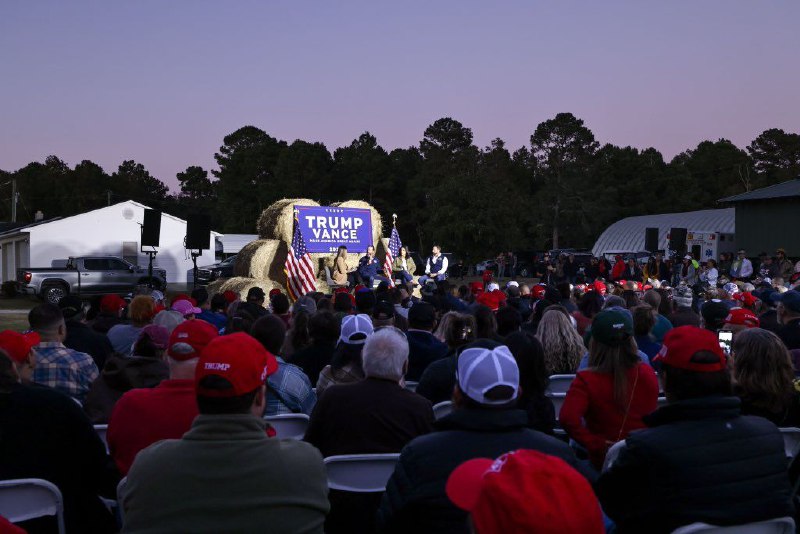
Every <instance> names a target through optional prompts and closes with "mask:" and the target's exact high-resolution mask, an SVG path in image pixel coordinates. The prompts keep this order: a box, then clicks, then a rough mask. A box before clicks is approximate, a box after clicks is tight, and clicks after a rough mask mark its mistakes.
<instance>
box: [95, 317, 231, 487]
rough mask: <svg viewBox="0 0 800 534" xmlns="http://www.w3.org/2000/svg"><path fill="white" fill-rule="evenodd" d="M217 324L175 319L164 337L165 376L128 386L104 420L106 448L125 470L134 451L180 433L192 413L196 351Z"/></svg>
mask: <svg viewBox="0 0 800 534" xmlns="http://www.w3.org/2000/svg"><path fill="white" fill-rule="evenodd" d="M216 337H217V330H216V328H214V327H213V326H212V325H210V324H208V323H207V322H205V321H201V320H200V319H193V320H191V321H186V322H184V323H181V324H180V325H178V326H177V327H176V328H175V330H173V332H172V335H171V336H170V339H169V347H168V348H167V353H166V360H167V365H168V366H169V379H168V380H163V381H162V382H161V383H160V384H159V385H158V386H156V387H154V388H152V389H146V388H143V389H132V390H130V391H128V392H127V393H125V394H124V395H122V397H121V398H120V399H119V400H118V401H117V404H116V406H114V410H113V411H112V412H111V418H110V419H109V422H108V434H107V440H108V448H109V450H110V451H111V456H112V457H113V458H114V461H115V462H116V464H117V467H118V468H119V471H120V473H122V474H123V475H125V474H126V473H127V472H128V470H129V469H130V467H131V464H132V463H133V460H134V458H135V457H136V454H137V453H138V452H139V451H141V450H142V449H144V448H145V447H147V446H149V445H150V444H152V443H155V442H156V441H159V440H162V439H177V438H179V437H181V436H182V435H183V434H184V433H185V432H186V431H187V430H189V427H190V426H191V424H192V421H193V420H194V418H195V417H196V416H197V403H196V402H195V391H194V375H195V368H196V366H197V359H198V358H199V356H200V351H201V350H202V349H203V347H205V346H206V345H208V343H209V342H211V340H213V339H214V338H216Z"/></svg>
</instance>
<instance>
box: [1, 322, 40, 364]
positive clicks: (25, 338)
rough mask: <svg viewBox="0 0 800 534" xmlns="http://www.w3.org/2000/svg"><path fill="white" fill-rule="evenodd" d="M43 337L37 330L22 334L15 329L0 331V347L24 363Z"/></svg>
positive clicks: (18, 361) (16, 360) (12, 357)
mask: <svg viewBox="0 0 800 534" xmlns="http://www.w3.org/2000/svg"><path fill="white" fill-rule="evenodd" d="M40 341H41V338H40V337H39V334H37V333H36V332H28V333H27V334H20V333H19V332H14V331H13V330H3V331H2V332H0V349H3V350H4V351H6V353H8V355H9V356H11V359H12V360H14V361H15V362H17V363H22V362H24V361H25V358H27V357H28V354H30V352H31V349H32V348H33V347H35V346H36V345H38V344H39V342H40Z"/></svg>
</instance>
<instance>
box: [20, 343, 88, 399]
mask: <svg viewBox="0 0 800 534" xmlns="http://www.w3.org/2000/svg"><path fill="white" fill-rule="evenodd" d="M33 350H34V352H36V368H35V369H34V370H33V381H34V382H36V383H37V384H42V385H44V386H48V387H51V388H53V389H55V390H58V391H60V392H62V393H66V394H67V395H69V396H70V397H75V398H76V399H78V400H79V401H83V399H84V398H85V397H86V393H87V392H88V391H89V387H90V386H91V385H92V382H94V380H95V379H96V378H97V377H98V376H99V375H100V371H99V370H98V369H97V365H95V363H94V360H92V357H91V356H89V355H88V354H84V353H83V352H78V351H76V350H72V349H68V348H67V347H65V346H64V344H63V343H60V342H58V341H47V342H44V341H43V342H42V343H39V345H37V346H36V347H34V348H33Z"/></svg>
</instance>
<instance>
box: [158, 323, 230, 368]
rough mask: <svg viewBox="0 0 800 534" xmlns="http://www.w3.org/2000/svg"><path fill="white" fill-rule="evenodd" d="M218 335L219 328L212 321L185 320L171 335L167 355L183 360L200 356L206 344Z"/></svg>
mask: <svg viewBox="0 0 800 534" xmlns="http://www.w3.org/2000/svg"><path fill="white" fill-rule="evenodd" d="M218 336H219V333H218V332H217V329H216V328H214V326H213V325H212V324H211V323H207V322H205V321H203V320H201V319H190V320H188V321H184V322H182V323H181V324H179V325H178V326H176V327H175V330H173V331H172V334H171V335H170V336H169V343H168V344H167V355H168V356H169V357H170V358H172V359H173V360H181V361H183V360H191V359H192V358H198V357H200V353H201V352H202V351H203V349H204V348H205V347H206V345H208V344H209V343H211V340H213V339H214V338H216V337H218Z"/></svg>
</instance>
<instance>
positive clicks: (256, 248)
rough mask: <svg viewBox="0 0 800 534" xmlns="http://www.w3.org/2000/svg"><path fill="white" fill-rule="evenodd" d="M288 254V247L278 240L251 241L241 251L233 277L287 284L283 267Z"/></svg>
mask: <svg viewBox="0 0 800 534" xmlns="http://www.w3.org/2000/svg"><path fill="white" fill-rule="evenodd" d="M288 253H289V247H288V245H287V244H286V243H284V242H283V241H280V240H278V239H257V240H255V241H251V242H250V243H248V244H247V245H245V246H244V247H242V250H240V251H239V254H238V255H237V257H236V265H235V266H234V268H233V275H234V276H242V277H246V278H255V279H257V280H261V279H265V280H273V281H275V282H279V283H285V282H286V275H285V273H284V272H283V267H284V265H285V263H286V255H287V254H288Z"/></svg>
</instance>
